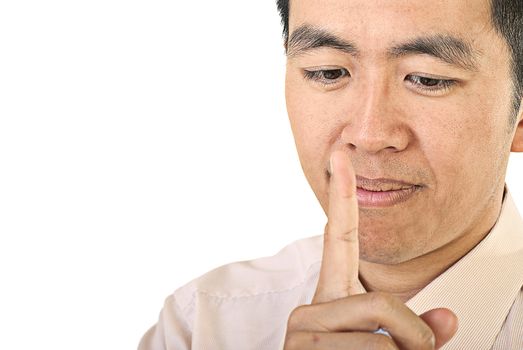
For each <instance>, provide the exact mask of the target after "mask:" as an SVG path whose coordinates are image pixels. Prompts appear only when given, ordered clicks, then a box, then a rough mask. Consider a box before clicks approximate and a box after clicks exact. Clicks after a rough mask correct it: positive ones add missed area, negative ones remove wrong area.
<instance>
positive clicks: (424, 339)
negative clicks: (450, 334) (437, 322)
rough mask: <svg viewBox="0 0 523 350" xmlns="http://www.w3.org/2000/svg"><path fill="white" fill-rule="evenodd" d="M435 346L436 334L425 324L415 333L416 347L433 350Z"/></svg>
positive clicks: (422, 349)
mask: <svg viewBox="0 0 523 350" xmlns="http://www.w3.org/2000/svg"><path fill="white" fill-rule="evenodd" d="M435 346H436V336H435V335H434V332H432V330H431V329H430V328H429V327H428V326H427V327H426V328H425V327H424V328H423V329H421V330H420V331H419V332H418V335H417V349H420V350H433V349H434V348H435Z"/></svg>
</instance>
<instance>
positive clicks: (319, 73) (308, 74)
mask: <svg viewBox="0 0 523 350" xmlns="http://www.w3.org/2000/svg"><path fill="white" fill-rule="evenodd" d="M329 72H330V73H332V72H341V76H339V77H338V78H336V79H326V78H325V74H326V73H329ZM346 76H348V77H350V74H349V71H348V70H346V69H345V68H335V69H318V70H304V71H303V77H304V78H305V79H307V80H312V81H315V82H317V83H319V84H321V85H323V86H329V85H333V84H336V83H338V82H339V81H340V80H341V79H342V78H343V77H346Z"/></svg>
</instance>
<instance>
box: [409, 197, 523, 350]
mask: <svg viewBox="0 0 523 350" xmlns="http://www.w3.org/2000/svg"><path fill="white" fill-rule="evenodd" d="M522 285H523V221H522V219H521V216H520V215H519V213H518V210H517V208H516V205H515V203H514V201H513V199H512V196H511V195H510V193H509V192H508V189H507V188H506V187H505V194H504V198H503V204H502V207H501V212H500V215H499V218H498V220H497V222H496V224H495V225H494V227H493V228H492V230H491V231H490V233H489V234H488V235H487V236H486V237H485V238H484V239H483V240H482V241H481V242H480V243H479V244H478V245H477V246H476V247H474V248H473V249H472V250H471V251H470V252H469V253H468V254H467V255H465V256H464V257H463V258H461V259H460V260H459V261H458V262H456V263H455V264H454V265H452V266H451V267H450V268H449V269H447V270H446V271H445V272H444V273H442V274H441V275H440V276H438V277H437V278H436V279H434V280H433V281H432V282H431V283H430V284H429V285H427V286H426V287H425V288H423V289H422V290H421V291H420V292H419V293H418V294H416V295H415V296H414V297H412V298H411V299H410V300H409V301H407V303H406V304H407V306H408V307H409V308H410V309H412V310H413V311H414V312H415V313H416V314H418V315H419V314H422V313H424V312H425V311H428V310H430V309H434V308H439V307H445V308H448V309H450V310H452V311H453V312H454V313H455V314H456V315H457V317H458V322H459V327H458V331H457V333H456V334H455V335H454V337H453V338H452V339H451V341H449V342H448V343H447V344H446V345H445V346H444V347H443V348H442V349H465V348H466V349H489V348H490V347H491V346H492V344H493V343H494V341H495V338H496V335H497V334H498V333H499V331H500V330H501V327H502V326H503V322H504V320H505V318H506V316H507V314H508V312H509V310H510V307H511V306H512V304H513V303H514V300H515V298H516V296H517V295H518V293H519V292H520V290H521V287H522Z"/></svg>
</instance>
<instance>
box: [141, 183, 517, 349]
mask: <svg viewBox="0 0 523 350" xmlns="http://www.w3.org/2000/svg"><path fill="white" fill-rule="evenodd" d="M322 244H323V238H322V236H321V235H320V236H314V237H310V238H306V239H302V240H299V241H296V242H294V243H292V244H290V245H288V246H287V247H285V248H284V249H282V250H281V251H280V252H279V253H278V254H276V255H275V256H272V257H266V258H260V259H256V260H251V261H243V262H236V263H232V264H228V265H225V266H222V267H219V268H217V269H215V270H213V271H210V272H208V273H206V274H204V275H203V276H201V277H199V278H197V279H195V280H194V281H192V282H190V283H188V284H187V285H185V286H183V287H181V288H179V289H178V290H176V291H175V292H174V293H173V294H172V295H170V296H169V297H168V298H167V299H166V301H165V305H164V307H163V309H162V311H161V314H160V318H159V321H158V323H157V324H156V325H155V326H154V327H152V328H151V329H150V330H149V331H148V332H147V333H146V334H145V335H144V336H143V338H142V340H141V342H140V345H139V349H140V350H153V349H154V350H163V349H168V350H184V349H197V350H215V349H216V350H278V349H282V348H283V341H284V336H285V330H286V323H287V319H288V316H289V313H290V312H291V311H292V310H293V309H294V308H295V307H297V306H298V305H302V304H309V303H310V302H311V300H312V296H313V294H314V291H315V289H316V284H317V281H318V276H319V270H320V264H321V255H322ZM522 286H523V222H522V220H521V217H520V215H519V213H518V211H517V209H516V206H515V204H514V202H513V199H512V197H511V196H510V193H509V192H508V190H507V191H506V192H505V196H504V200H503V206H502V209H501V213H500V216H499V218H498V221H497V223H496V225H495V226H494V227H493V229H492V230H491V232H490V233H489V234H488V235H487V236H486V237H485V238H484V239H483V240H482V241H481V242H480V243H479V244H478V245H477V246H476V247H475V248H474V249H473V250H471V251H470V252H469V253H468V254H467V255H465V256H464V257H463V258H462V259H460V260H459V261H458V262H456V263H455V264H454V265H453V266H451V267H450V268H449V269H448V270H447V271H445V272H444V273H442V274H441V275H440V276H439V277H437V278H436V279H435V280H434V281H432V282H431V283H430V284H429V285H428V286H426V287H425V288H424V289H422V290H421V291H420V292H419V293H418V294H417V295H415V296H414V297H413V298H412V299H410V300H409V301H408V302H407V303H406V304H407V306H408V307H409V308H411V309H412V310H413V311H414V312H415V313H416V314H418V315H419V314H421V313H423V312H425V311H427V310H430V309H433V308H437V307H446V308H449V309H451V310H452V311H454V313H455V314H456V315H457V316H458V319H459V328H458V331H457V333H456V335H455V336H454V338H452V340H451V341H450V342H449V343H447V344H446V345H445V346H444V347H443V349H447V350H448V349H473V350H482V349H485V350H488V349H491V350H502V349H503V350H508V349H515V350H523V291H522Z"/></svg>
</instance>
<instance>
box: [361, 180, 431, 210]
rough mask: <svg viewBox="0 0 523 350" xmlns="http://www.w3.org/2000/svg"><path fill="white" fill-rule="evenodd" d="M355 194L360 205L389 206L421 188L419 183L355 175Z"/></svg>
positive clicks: (403, 200)
mask: <svg viewBox="0 0 523 350" xmlns="http://www.w3.org/2000/svg"><path fill="white" fill-rule="evenodd" d="M356 187H357V188H356V196H357V197H358V205H359V206H360V207H364V208H365V207H366V208H372V207H389V206H393V205H397V204H399V203H402V202H406V201H407V200H409V199H411V198H412V197H413V195H414V194H415V193H416V192H418V190H420V189H421V188H422V186H421V185H417V184H412V183H408V182H404V181H399V180H393V179H385V178H380V179H368V178H365V177H362V176H356Z"/></svg>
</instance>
